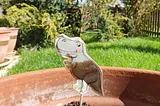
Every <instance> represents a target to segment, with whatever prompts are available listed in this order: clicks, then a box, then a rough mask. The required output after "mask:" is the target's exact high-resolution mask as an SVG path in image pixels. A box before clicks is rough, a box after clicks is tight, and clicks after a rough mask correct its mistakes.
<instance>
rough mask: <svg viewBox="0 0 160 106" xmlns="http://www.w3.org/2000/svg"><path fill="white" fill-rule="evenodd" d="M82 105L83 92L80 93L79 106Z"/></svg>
mask: <svg viewBox="0 0 160 106" xmlns="http://www.w3.org/2000/svg"><path fill="white" fill-rule="evenodd" d="M82 105H83V94H80V106H82Z"/></svg>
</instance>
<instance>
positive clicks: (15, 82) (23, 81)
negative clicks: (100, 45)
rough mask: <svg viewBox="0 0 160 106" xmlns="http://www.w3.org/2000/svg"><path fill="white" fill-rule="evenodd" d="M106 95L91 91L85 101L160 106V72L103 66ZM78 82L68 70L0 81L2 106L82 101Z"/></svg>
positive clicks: (110, 105)
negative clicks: (77, 86) (74, 87)
mask: <svg viewBox="0 0 160 106" xmlns="http://www.w3.org/2000/svg"><path fill="white" fill-rule="evenodd" d="M101 68H102V70H103V78H104V84H103V85H104V93H105V96H98V95H97V94H95V93H94V92H93V91H92V90H91V89H89V91H88V92H87V93H86V94H85V96H84V98H83V101H84V102H86V103H87V104H90V106H160V93H159V90H160V72H155V71H149V70H140V69H130V68H119V67H105V66H103V67H101ZM75 83H76V80H75V79H74V78H73V77H72V75H71V73H70V71H69V70H66V69H64V68H57V69H49V70H43V71H34V72H27V73H23V74H19V75H13V76H9V77H4V78H0V106H11V105H12V106H64V105H65V104H68V103H70V102H72V101H79V94H78V92H76V91H75V90H73V84H75Z"/></svg>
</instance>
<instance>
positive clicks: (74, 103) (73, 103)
mask: <svg viewBox="0 0 160 106" xmlns="http://www.w3.org/2000/svg"><path fill="white" fill-rule="evenodd" d="M64 106H80V103H79V101H73V102H71V103H68V104H67V105H64ZM82 106H91V105H87V103H86V102H83V104H82Z"/></svg>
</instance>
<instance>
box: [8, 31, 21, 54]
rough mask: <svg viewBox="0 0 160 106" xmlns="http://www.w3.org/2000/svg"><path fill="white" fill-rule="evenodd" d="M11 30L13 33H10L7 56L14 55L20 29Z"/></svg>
mask: <svg viewBox="0 0 160 106" xmlns="http://www.w3.org/2000/svg"><path fill="white" fill-rule="evenodd" d="M9 30H10V31H11V33H10V40H9V43H8V51H7V55H12V54H14V48H15V45H16V42H17V35H18V30H19V28H9Z"/></svg>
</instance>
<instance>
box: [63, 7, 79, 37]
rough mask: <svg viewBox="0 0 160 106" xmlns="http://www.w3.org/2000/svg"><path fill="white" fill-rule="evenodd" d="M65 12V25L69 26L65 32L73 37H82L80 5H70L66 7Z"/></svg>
mask: <svg viewBox="0 0 160 106" xmlns="http://www.w3.org/2000/svg"><path fill="white" fill-rule="evenodd" d="M65 14H66V16H67V18H66V20H65V24H64V26H68V27H67V28H66V30H65V31H64V32H63V33H64V34H66V35H68V36H72V37H75V36H77V37H80V33H81V10H80V8H79V7H78V6H70V7H68V8H66V10H65Z"/></svg>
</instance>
